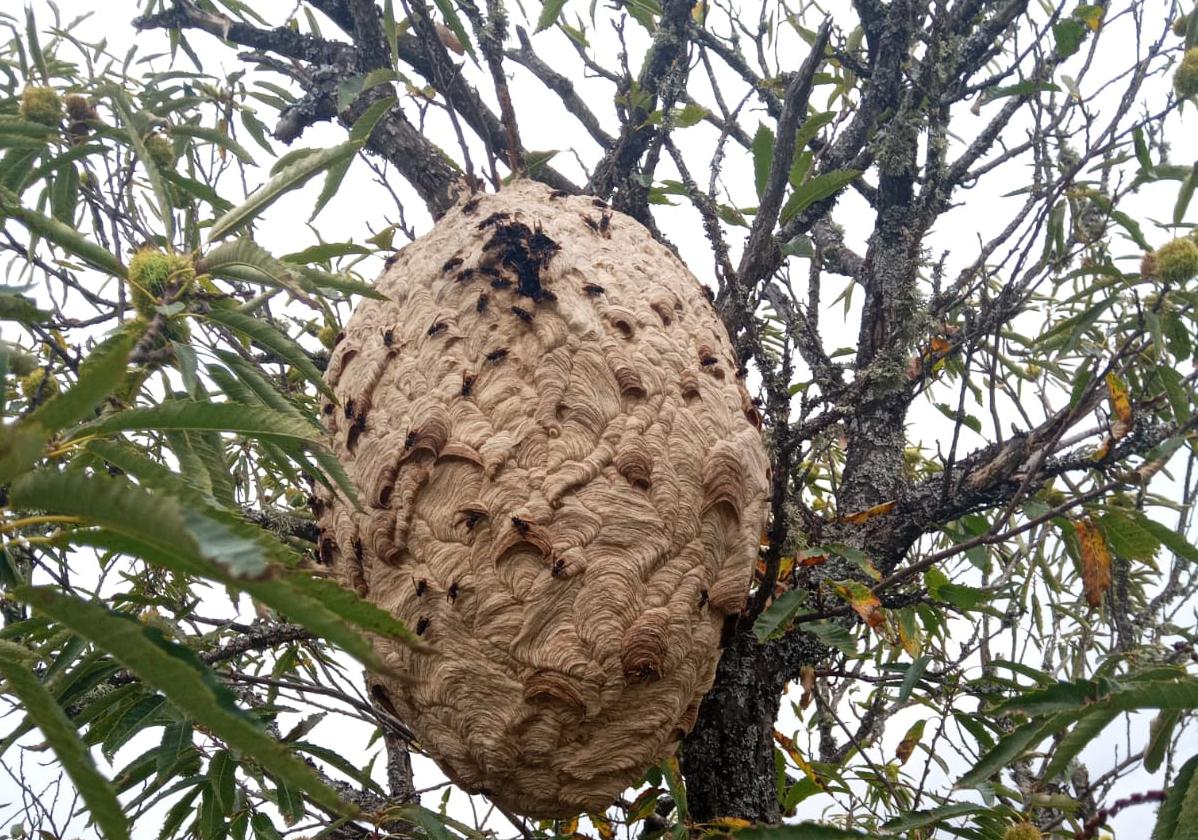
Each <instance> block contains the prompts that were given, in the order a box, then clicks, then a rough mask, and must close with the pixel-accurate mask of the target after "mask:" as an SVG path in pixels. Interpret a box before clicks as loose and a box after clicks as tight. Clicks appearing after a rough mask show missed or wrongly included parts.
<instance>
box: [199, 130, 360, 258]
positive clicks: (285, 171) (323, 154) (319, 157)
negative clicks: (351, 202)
mask: <svg viewBox="0 0 1198 840" xmlns="http://www.w3.org/2000/svg"><path fill="white" fill-rule="evenodd" d="M358 147H359V146H358V144H357V143H355V142H352V141H346V142H345V143H341V144H339V145H336V146H333V147H332V148H330V149H322V150H320V151H317V152H313V153H312V154H309V155H305V156H304V157H302V158H300V159H299V160H296V161H294V162H293V163H291V164H289V165H287V166H285V167H283V168H282V169H281V170H280V171H279V172H278V174H276V175H275V176H274V177H272V178H271V179H270V180H269V181H267V182H266V183H265V184H263V185H262V186H261V187H259V188H258V189H257V190H255V191H254V192H253V193H252V194H251V195H250V196H249V197H248V198H247V199H246V200H245V201H244V202H242V203H241V204H239V205H237V206H236V207H234V208H233V209H232V210H230V211H229V212H228V213H225V214H224V215H223V216H221V217H220V218H219V219H217V220H216V221H215V222H214V223H213V225H212V229H211V230H210V231H208V241H209V242H211V241H213V240H215V239H221V238H222V237H225V236H228V235H229V234H230V233H233V232H235V231H237V230H239V229H240V228H242V227H244V226H245V225H247V224H249V223H250V222H252V221H253V220H254V219H255V218H257V217H258V216H259V215H260V214H261V213H262V211H263V210H265V209H266V208H267V207H269V206H270V205H272V204H274V203H275V202H276V201H278V200H279V199H280V198H282V197H283V196H284V195H285V194H286V193H288V192H290V191H291V190H294V189H298V188H299V187H302V186H303V185H304V184H306V183H308V181H310V180H311V179H312V178H313V177H315V176H316V175H318V174H320V173H321V172H323V171H324V170H326V169H328V168H329V167H331V166H333V165H334V164H336V163H337V162H338V161H340V160H343V159H345V158H348V157H351V156H353V155H354V154H356V153H357V151H358Z"/></svg>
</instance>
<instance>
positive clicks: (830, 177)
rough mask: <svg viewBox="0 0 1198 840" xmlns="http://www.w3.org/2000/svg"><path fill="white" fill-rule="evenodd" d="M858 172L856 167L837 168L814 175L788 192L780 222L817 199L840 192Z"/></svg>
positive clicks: (790, 217) (783, 221)
mask: <svg viewBox="0 0 1198 840" xmlns="http://www.w3.org/2000/svg"><path fill="white" fill-rule="evenodd" d="M860 174H861V171H860V170H858V169H838V170H836V171H834V172H825V173H824V174H823V175H816V176H815V177H814V178H812V179H811V180H809V181H808V182H807V183H805V184H803V186H801V187H799V188H798V189H796V190H795V191H794V192H792V193H791V194H790V198H789V199H788V200H787V202H786V206H785V207H783V208H782V213H781V215H780V218H781V219H782V223H783V224H786V223H787V222H789V221H790V220H791V219H793V218H794V217H795V216H797V215H799V213H801V212H803V211H804V210H806V209H807V208H808V207H810V206H811V205H812V204H815V203H816V202H817V201H823V200H824V199H825V198H828V197H829V196H832V195H835V194H836V193H838V192H840V190H841V189H843V188H844V187H846V186H848V185H849V184H850V183H852V181H853V180H854V179H855V178H856V177H857V176H858V175H860Z"/></svg>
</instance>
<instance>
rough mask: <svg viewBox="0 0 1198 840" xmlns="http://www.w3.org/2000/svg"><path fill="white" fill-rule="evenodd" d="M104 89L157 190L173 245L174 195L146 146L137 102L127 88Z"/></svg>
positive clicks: (167, 232)
mask: <svg viewBox="0 0 1198 840" xmlns="http://www.w3.org/2000/svg"><path fill="white" fill-rule="evenodd" d="M102 90H103V93H104V95H105V96H107V97H108V98H109V99H111V100H112V106H113V110H115V111H116V112H117V113H118V114H120V115H121V121H122V122H123V123H124V124H125V132H126V134H128V136H129V144H130V145H131V146H133V151H134V152H136V153H137V157H138V160H140V161H141V165H142V168H144V169H145V170H146V175H147V177H149V179H150V187H151V188H152V189H153V190H154V198H155V201H156V203H157V204H158V215H159V217H160V218H161V219H162V225H163V229H164V233H165V235H166V239H167V241H168V242H170V241H172V240H174V238H175V216H174V212H173V209H172V205H171V193H170V189H169V188H168V186H167V182H166V179H165V177H164V174H163V171H162V169H161V168H160V167H159V166H158V163H157V162H156V161H155V160H154V156H153V155H151V154H150V150H149V149H148V148H147V147H146V141H145V137H144V136H143V126H144V123H145V120H141V119H138V115H136V114H135V112H134V106H133V102H132V101H130V99H129V94H127V93H125V91H124V89H123V88H120V87H118V86H116V85H106V86H104V88H103V89H102Z"/></svg>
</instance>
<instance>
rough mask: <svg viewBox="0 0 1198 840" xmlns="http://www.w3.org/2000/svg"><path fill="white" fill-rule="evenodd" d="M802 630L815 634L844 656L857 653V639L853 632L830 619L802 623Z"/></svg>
mask: <svg viewBox="0 0 1198 840" xmlns="http://www.w3.org/2000/svg"><path fill="white" fill-rule="evenodd" d="M802 628H803V631H804V632H806V633H810V634H811V635H813V636H815V637H816V638H817V639H819V640H820V641H821V642H823V643H824V644H826V645H830V646H832V647H834V648H836V649H837V650H839V651H840V652H841V653H843V654H845V655H846V656H853V655H854V654H856V653H857V640H856V639H855V638H853V634H852V633H850V632H849V631H848V630H846V629H845V628H844V627H842V626H841V625H839V624H835V623H833V622H831V621H816V622H812V623H810V624H803V625H802Z"/></svg>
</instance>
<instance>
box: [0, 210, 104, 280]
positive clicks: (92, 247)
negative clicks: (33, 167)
mask: <svg viewBox="0 0 1198 840" xmlns="http://www.w3.org/2000/svg"><path fill="white" fill-rule="evenodd" d="M5 214H7V215H8V216H11V217H12V218H14V219H16V220H17V221H18V222H20V223H21V224H23V225H24V226H25V227H26V228H28V229H29V230H30V231H32V232H33V233H35V234H37V235H38V236H40V237H42V238H43V239H45V240H46V241H47V242H52V243H53V244H55V245H57V246H58V247H59V248H62V249H63V250H64V251H67V252H68V253H70V254H72V255H73V256H76V257H78V258H79V259H81V260H83V262H85V263H87V264H88V265H90V266H91V267H92V268H95V269H97V270H98V271H102V272H104V273H106V274H111V275H113V276H114V277H124V276H125V266H124V265H122V264H121V261H120V260H118V259H117V258H116V257H114V256H113V255H112V254H110V253H108V251H106V250H104V249H103V248H101V247H100V246H99V245H96V244H95V243H94V242H92V241H90V240H89V239H87V238H86V237H85V236H84V235H83V234H81V233H79V231H77V230H76V229H75V228H73V227H70V226H69V225H64V224H63V223H62V222H60V221H58V219H52V218H50V217H49V216H43V215H42V214H41V213H38V212H36V211H34V210H30V209H28V208H26V207H22V206H20V205H17V204H12V203H6V202H5V201H4V200H3V197H0V215H5Z"/></svg>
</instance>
